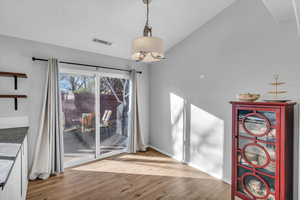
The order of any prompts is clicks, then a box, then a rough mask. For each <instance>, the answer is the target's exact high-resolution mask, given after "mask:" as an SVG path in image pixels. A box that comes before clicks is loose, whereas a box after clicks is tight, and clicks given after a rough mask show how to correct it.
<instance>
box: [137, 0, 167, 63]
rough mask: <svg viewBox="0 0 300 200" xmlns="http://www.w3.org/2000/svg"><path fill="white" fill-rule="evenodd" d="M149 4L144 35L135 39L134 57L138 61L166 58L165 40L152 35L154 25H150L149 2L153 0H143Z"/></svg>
mask: <svg viewBox="0 0 300 200" xmlns="http://www.w3.org/2000/svg"><path fill="white" fill-rule="evenodd" d="M143 2H144V4H146V6H147V20H146V25H145V27H144V33H143V36H142V37H139V38H137V39H135V40H134V41H133V44H132V59H133V60H135V61H138V62H157V61H160V60H162V59H164V42H163V40H162V39H160V38H158V37H153V36H152V27H151V26H150V25H149V4H150V2H151V0H143Z"/></svg>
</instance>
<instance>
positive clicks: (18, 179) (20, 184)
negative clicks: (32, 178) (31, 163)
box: [0, 137, 28, 200]
mask: <svg viewBox="0 0 300 200" xmlns="http://www.w3.org/2000/svg"><path fill="white" fill-rule="evenodd" d="M27 159H28V156H27V137H25V139H24V142H23V144H22V147H21V149H20V151H19V153H18V156H17V158H16V160H15V163H14V165H13V168H12V170H11V172H10V175H9V178H8V180H7V182H6V184H5V186H4V189H3V190H2V189H0V200H25V199H26V192H27V185H28V160H27Z"/></svg>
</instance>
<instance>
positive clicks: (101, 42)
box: [93, 38, 112, 46]
mask: <svg viewBox="0 0 300 200" xmlns="http://www.w3.org/2000/svg"><path fill="white" fill-rule="evenodd" d="M93 42H97V43H100V44H104V45H107V46H111V45H112V43H111V42H109V41H105V40H100V39H98V38H94V39H93Z"/></svg>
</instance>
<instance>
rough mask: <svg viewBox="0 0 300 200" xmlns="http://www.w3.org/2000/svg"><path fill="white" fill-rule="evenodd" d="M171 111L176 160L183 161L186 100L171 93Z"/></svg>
mask: <svg viewBox="0 0 300 200" xmlns="http://www.w3.org/2000/svg"><path fill="white" fill-rule="evenodd" d="M170 111H171V113H170V114H171V130H172V140H173V141H172V143H173V155H174V158H175V159H177V160H182V159H183V137H184V131H185V100H184V99H183V98H181V97H180V96H178V95H176V94H174V93H170Z"/></svg>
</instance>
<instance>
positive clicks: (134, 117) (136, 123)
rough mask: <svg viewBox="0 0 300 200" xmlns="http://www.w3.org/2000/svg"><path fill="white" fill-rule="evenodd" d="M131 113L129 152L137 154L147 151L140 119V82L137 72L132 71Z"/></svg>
mask: <svg viewBox="0 0 300 200" xmlns="http://www.w3.org/2000/svg"><path fill="white" fill-rule="evenodd" d="M130 101H131V102H130V107H131V108H130V111H131V127H130V138H129V144H128V151H129V152H130V153H136V152H138V151H146V146H145V145H144V140H143V135H142V132H141V126H140V117H139V102H138V81H137V73H136V70H132V71H131V98H130Z"/></svg>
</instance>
